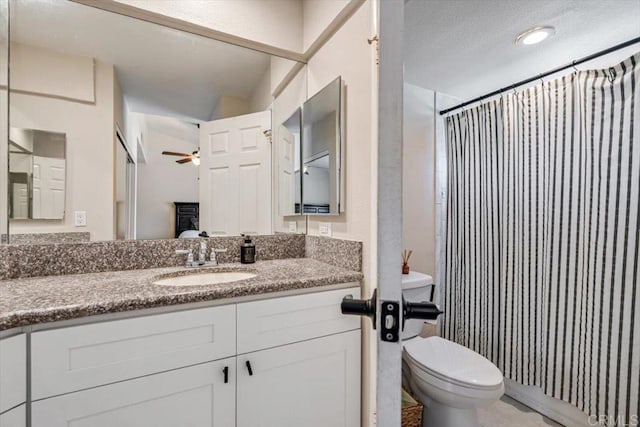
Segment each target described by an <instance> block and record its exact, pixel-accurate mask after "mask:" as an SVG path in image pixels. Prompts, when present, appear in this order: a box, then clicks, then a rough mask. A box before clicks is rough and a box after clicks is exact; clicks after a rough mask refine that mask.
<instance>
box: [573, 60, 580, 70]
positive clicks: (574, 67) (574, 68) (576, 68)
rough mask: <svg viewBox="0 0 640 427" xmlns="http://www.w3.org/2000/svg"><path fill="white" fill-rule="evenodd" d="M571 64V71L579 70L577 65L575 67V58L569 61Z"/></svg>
mask: <svg viewBox="0 0 640 427" xmlns="http://www.w3.org/2000/svg"><path fill="white" fill-rule="evenodd" d="M571 66H572V67H573V71H575V72H576V73H577V72H578V71H579V70H578V67H576V61H575V60H574V61H572V62H571Z"/></svg>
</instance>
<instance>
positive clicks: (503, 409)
mask: <svg viewBox="0 0 640 427" xmlns="http://www.w3.org/2000/svg"><path fill="white" fill-rule="evenodd" d="M478 418H479V421H480V427H538V426H540V427H548V426H554V427H555V426H560V427H561V426H562V424H558V423H556V422H555V421H553V420H551V419H549V418H547V417H545V416H544V415H541V414H539V413H537V412H536V411H534V410H533V409H531V408H529V407H527V406H524V405H523V404H521V403H520V402H518V401H516V400H513V399H511V398H510V397H508V396H502V398H501V399H500V400H498V401H497V402H496V403H494V404H493V405H491V406H489V407H488V408H484V409H480V410H478Z"/></svg>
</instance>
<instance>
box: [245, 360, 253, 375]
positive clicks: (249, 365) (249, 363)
mask: <svg viewBox="0 0 640 427" xmlns="http://www.w3.org/2000/svg"><path fill="white" fill-rule="evenodd" d="M245 364H246V365H247V371H248V372H249V376H252V375H253V369H251V362H249V361H248V360H247V362H246V363H245Z"/></svg>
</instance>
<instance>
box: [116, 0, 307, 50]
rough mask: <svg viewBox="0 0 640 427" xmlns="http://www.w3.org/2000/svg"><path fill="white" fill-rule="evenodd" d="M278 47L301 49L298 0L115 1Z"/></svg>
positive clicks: (300, 6)
mask: <svg viewBox="0 0 640 427" xmlns="http://www.w3.org/2000/svg"><path fill="white" fill-rule="evenodd" d="M117 1H118V2H120V3H125V4H128V5H131V6H135V7H138V8H141V9H146V10H149V11H152V12H155V13H159V14H162V15H166V16H171V17H173V18H178V19H181V20H183V21H187V22H191V23H193V24H197V25H201V26H203V27H207V28H211V29H213V30H216V31H221V32H224V33H228V34H232V35H235V36H238V37H242V38H245V39H248V40H253V41H257V42H260V43H265V44H268V45H271V46H275V47H278V48H282V49H287V50H291V51H295V52H300V51H301V49H302V3H301V2H300V1H299V0H233V1H229V0H195V1H190V2H183V1H181V0H164V1H158V0H117Z"/></svg>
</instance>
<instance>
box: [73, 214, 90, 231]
mask: <svg viewBox="0 0 640 427" xmlns="http://www.w3.org/2000/svg"><path fill="white" fill-rule="evenodd" d="M74 220H75V225H76V227H86V226H87V212H86V211H75V212H74Z"/></svg>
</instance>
